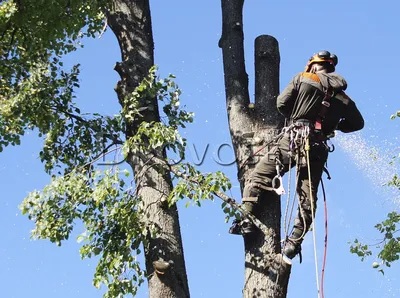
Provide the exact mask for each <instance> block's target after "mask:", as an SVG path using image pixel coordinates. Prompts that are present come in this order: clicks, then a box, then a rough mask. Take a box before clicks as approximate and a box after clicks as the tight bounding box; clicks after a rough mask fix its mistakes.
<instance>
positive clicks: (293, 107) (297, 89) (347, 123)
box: [277, 72, 364, 135]
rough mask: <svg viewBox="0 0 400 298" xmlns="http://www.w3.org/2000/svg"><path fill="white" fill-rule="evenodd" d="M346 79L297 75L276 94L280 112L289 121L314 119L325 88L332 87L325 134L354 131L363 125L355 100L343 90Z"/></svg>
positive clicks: (324, 121) (305, 74) (332, 75)
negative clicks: (335, 131) (332, 95)
mask: <svg viewBox="0 0 400 298" xmlns="http://www.w3.org/2000/svg"><path fill="white" fill-rule="evenodd" d="M346 88H347V83H346V81H345V79H344V78H343V77H342V76H340V75H338V74H334V73H318V74H313V73H308V72H302V73H299V74H297V75H296V76H295V77H294V78H293V79H292V81H291V82H290V83H289V85H288V86H287V87H286V88H285V90H283V92H282V93H281V94H280V95H279V96H278V99H277V108H278V110H279V112H280V113H281V114H282V115H284V116H285V117H286V118H288V119H290V120H294V121H295V120H300V119H303V120H309V121H311V122H315V121H316V120H317V117H318V114H319V112H320V109H321V102H322V100H323V99H324V97H325V91H326V90H328V89H329V90H331V91H333V92H334V93H333V94H334V97H333V98H332V99H331V100H330V107H329V108H328V111H327V113H326V115H325V118H324V120H323V123H322V131H323V133H325V134H326V135H328V134H330V133H332V132H333V131H334V130H335V129H338V130H340V131H342V132H353V131H357V130H360V129H362V128H363V127H364V119H363V117H362V115H361V113H360V111H359V110H358V109H357V106H356V104H355V103H354V101H352V100H351V99H350V97H348V96H347V95H346V93H344V90H346Z"/></svg>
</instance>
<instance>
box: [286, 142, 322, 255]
mask: <svg viewBox="0 0 400 298" xmlns="http://www.w3.org/2000/svg"><path fill="white" fill-rule="evenodd" d="M327 157H328V151H327V150H326V148H325V147H324V146H323V145H321V146H320V145H318V146H314V147H312V148H311V152H310V172H311V192H312V194H311V196H310V180H309V178H308V168H307V163H305V164H304V163H301V164H300V165H298V167H299V175H298V179H299V180H298V185H297V194H298V196H299V201H300V203H299V206H298V209H297V217H296V218H295V220H294V228H293V232H292V234H291V235H290V237H289V239H287V240H286V243H285V247H284V250H283V253H284V254H285V255H286V256H287V257H289V258H291V259H292V258H294V257H295V256H296V255H297V254H298V253H299V252H300V251H301V243H302V242H303V239H304V236H305V234H306V233H307V231H308V230H309V228H310V226H311V224H312V221H313V220H314V219H313V217H312V214H314V216H315V212H316V209H317V191H318V186H319V182H320V180H321V176H322V173H323V170H324V165H325V163H326V160H327ZM312 209H313V210H312Z"/></svg>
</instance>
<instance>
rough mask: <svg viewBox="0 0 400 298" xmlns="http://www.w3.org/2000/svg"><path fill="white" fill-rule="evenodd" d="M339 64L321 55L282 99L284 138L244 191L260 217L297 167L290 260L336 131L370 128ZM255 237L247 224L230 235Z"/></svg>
mask: <svg viewBox="0 0 400 298" xmlns="http://www.w3.org/2000/svg"><path fill="white" fill-rule="evenodd" d="M337 63H338V58H337V56H336V55H333V54H331V53H329V52H328V51H321V52H319V53H318V54H316V55H314V56H312V57H311V59H310V60H309V62H308V64H307V66H306V69H305V71H304V72H301V73H299V74H297V75H296V76H295V77H294V78H293V79H292V81H291V82H290V83H289V85H288V86H287V87H286V88H285V90H284V91H283V92H282V94H280V95H279V96H278V99H277V108H278V110H279V112H280V113H281V114H283V115H284V116H285V118H286V120H287V125H286V127H285V128H284V133H283V134H282V137H281V138H279V139H278V140H277V141H276V144H275V145H274V146H273V147H272V149H271V150H270V151H269V153H268V154H266V155H265V156H264V157H263V158H262V159H261V160H260V161H259V162H258V163H257V165H256V167H255V169H254V171H253V172H252V174H251V175H250V177H249V178H248V181H247V183H246V185H245V188H244V191H243V199H242V203H243V205H244V207H245V208H246V209H247V210H248V211H249V212H251V213H252V214H254V215H255V216H257V217H258V216H259V214H258V209H259V208H258V206H259V204H260V200H262V199H266V200H267V199H268V197H269V194H270V192H271V191H272V192H277V193H278V194H283V193H284V191H283V186H282V179H281V176H282V175H283V174H284V173H286V172H287V171H288V170H289V168H291V167H293V166H294V165H297V171H296V177H297V181H296V191H297V194H298V199H299V207H298V213H297V217H296V219H295V221H294V228H293V231H292V233H291V235H290V236H289V237H288V238H287V239H285V242H284V243H285V246H284V247H283V253H284V254H285V255H286V256H287V257H288V258H290V259H292V258H294V257H295V256H296V255H297V254H298V253H299V252H300V251H301V243H302V241H303V239H304V236H305V234H306V232H307V231H308V230H309V228H310V226H311V223H312V221H313V215H314V216H315V209H316V201H317V190H318V185H319V182H320V180H321V176H322V173H323V171H324V166H325V163H326V161H327V158H328V152H329V151H330V150H329V149H330V148H329V146H328V144H327V140H328V139H329V137H330V136H332V135H334V130H335V129H337V130H340V131H342V132H345V133H348V132H353V131H357V130H360V129H362V128H363V127H364V120H363V117H362V115H361V113H360V111H359V110H358V109H357V107H356V104H355V103H354V101H352V100H351V99H350V98H349V97H348V96H347V95H346V94H345V93H344V90H346V87H347V83H346V81H345V80H344V78H343V77H342V76H340V75H338V74H334V73H333V72H334V71H335V66H336V65H337ZM309 171H310V173H311V187H310V179H309V174H308V173H309ZM312 209H313V210H312ZM255 231H257V228H256V227H255V226H254V225H253V223H252V222H251V221H250V220H249V219H247V218H245V219H242V220H240V221H235V222H234V224H233V225H232V227H231V229H230V233H232V234H242V235H246V234H249V233H253V232H255Z"/></svg>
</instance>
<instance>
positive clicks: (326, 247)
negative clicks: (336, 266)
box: [321, 179, 328, 298]
mask: <svg viewBox="0 0 400 298" xmlns="http://www.w3.org/2000/svg"><path fill="white" fill-rule="evenodd" d="M321 186H322V193H323V194H324V213H325V247H324V261H323V263H322V273H321V295H322V298H324V297H325V296H324V276H325V264H326V252H327V249H328V208H327V207H326V194H325V187H324V182H323V181H322V179H321Z"/></svg>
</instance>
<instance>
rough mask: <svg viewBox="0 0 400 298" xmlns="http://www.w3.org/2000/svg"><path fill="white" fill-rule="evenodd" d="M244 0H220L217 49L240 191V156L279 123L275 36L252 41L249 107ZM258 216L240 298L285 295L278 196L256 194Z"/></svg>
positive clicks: (286, 268) (243, 170) (246, 170)
mask: <svg viewBox="0 0 400 298" xmlns="http://www.w3.org/2000/svg"><path fill="white" fill-rule="evenodd" d="M243 4H244V0H222V22H223V25H222V37H221V40H220V42H219V46H220V47H221V48H222V54H223V63H224V74H225V91H226V101H227V112H228V118H229V127H230V132H231V137H232V143H233V146H234V148H235V153H236V158H237V161H238V170H239V173H238V177H239V179H240V182H241V187H242V189H243V187H244V185H245V183H246V178H247V177H248V175H249V174H250V173H251V171H252V170H253V168H254V163H255V162H256V161H257V158H258V159H259V157H261V156H262V155H264V154H265V153H266V152H267V151H268V148H265V149H264V150H262V151H261V152H260V153H258V154H257V157H256V158H253V159H252V162H247V163H246V166H244V167H243V166H242V165H243V164H244V162H245V161H246V159H247V158H248V157H249V156H251V155H252V154H253V153H254V152H256V151H257V150H258V149H259V148H261V147H262V146H264V145H265V144H266V142H268V141H269V140H270V139H271V138H272V137H273V136H274V135H275V134H276V132H277V128H279V127H281V125H282V122H283V121H282V117H281V116H280V115H279V113H278V111H277V110H276V97H277V96H278V94H279V62H280V57H279V48H278V42H277V41H276V39H275V38H273V37H271V36H267V35H263V36H260V37H258V38H257V39H256V46H255V47H256V49H255V63H256V99H255V105H254V107H253V106H252V105H250V107H249V103H250V101H249V91H248V77H247V74H246V70H245V62H244V47H243V40H244V34H243V23H242V20H243V17H242V11H243ZM258 208H259V210H260V213H261V215H260V216H259V219H260V220H261V222H263V223H264V224H265V225H266V227H267V229H268V230H269V234H268V236H266V235H264V234H262V233H256V234H255V235H251V236H246V237H245V238H244V242H245V285H244V290H243V295H244V297H245V298H250V297H251V298H253V297H274V298H281V297H286V292H287V285H288V281H289V275H290V268H291V267H290V265H288V264H287V263H286V262H284V261H283V260H282V255H281V254H280V253H281V247H280V222H281V207H280V197H279V196H278V195H269V196H268V197H263V198H261V202H260V203H259V206H258Z"/></svg>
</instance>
